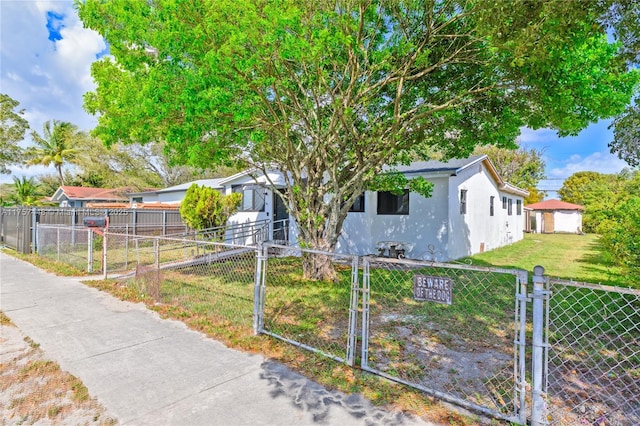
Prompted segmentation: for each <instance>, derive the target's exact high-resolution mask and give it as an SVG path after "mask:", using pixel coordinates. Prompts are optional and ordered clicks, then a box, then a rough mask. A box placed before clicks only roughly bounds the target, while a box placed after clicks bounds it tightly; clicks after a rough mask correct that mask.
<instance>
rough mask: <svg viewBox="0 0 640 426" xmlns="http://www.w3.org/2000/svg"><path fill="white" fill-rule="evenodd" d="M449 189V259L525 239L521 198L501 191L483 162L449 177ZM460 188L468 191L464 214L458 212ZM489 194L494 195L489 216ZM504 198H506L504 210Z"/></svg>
mask: <svg viewBox="0 0 640 426" xmlns="http://www.w3.org/2000/svg"><path fill="white" fill-rule="evenodd" d="M449 188H450V193H449V211H450V229H451V232H450V241H449V249H448V251H447V253H448V256H449V259H458V258H461V257H464V256H469V255H472V254H476V253H481V252H483V251H487V250H493V249H495V248H498V247H502V246H505V245H508V244H511V243H513V242H516V241H519V240H521V239H522V238H524V234H523V232H524V218H523V215H524V209H523V207H524V205H523V203H524V199H523V197H522V196H518V195H515V194H512V193H508V192H505V191H500V190H499V188H498V186H497V184H496V182H495V181H494V180H493V179H492V178H491V177H490V175H489V172H488V171H487V169H486V167H485V166H484V164H482V163H480V164H476V165H474V166H472V167H469V168H467V169H465V170H463V172H462V173H459V174H458V175H457V176H452V177H451V183H450V186H449ZM461 190H466V191H467V213H466V214H461V213H460V191H461ZM491 197H494V207H493V216H491V215H490V206H491ZM503 197H506V199H507V208H504V209H503V207H502V206H503V203H502V199H503ZM509 200H511V214H509V208H508V205H509ZM518 201H520V214H518V209H517V206H518Z"/></svg>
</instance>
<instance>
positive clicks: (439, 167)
mask: <svg viewBox="0 0 640 426" xmlns="http://www.w3.org/2000/svg"><path fill="white" fill-rule="evenodd" d="M485 159H488V157H487V156H486V155H472V156H471V157H469V158H454V159H451V160H449V161H437V160H430V161H414V162H413V163H411V164H409V165H406V166H397V167H395V169H396V170H397V171H399V172H401V173H434V172H441V173H451V174H457V173H460V172H461V171H462V170H464V169H466V168H467V167H470V166H472V165H474V164H476V163H479V162H481V161H483V160H485Z"/></svg>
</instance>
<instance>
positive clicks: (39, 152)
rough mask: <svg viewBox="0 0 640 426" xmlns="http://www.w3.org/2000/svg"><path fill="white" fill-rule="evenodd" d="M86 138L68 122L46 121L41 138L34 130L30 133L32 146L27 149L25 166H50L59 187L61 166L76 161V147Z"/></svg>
mask: <svg viewBox="0 0 640 426" xmlns="http://www.w3.org/2000/svg"><path fill="white" fill-rule="evenodd" d="M86 137H87V135H86V134H85V133H84V132H81V131H79V130H78V128H77V126H75V125H73V124H71V123H69V122H66V121H59V120H50V121H47V122H46V123H44V125H43V126H42V136H41V135H40V134H38V132H36V131H35V130H34V131H33V132H31V139H33V143H34V146H31V147H29V148H27V151H26V156H27V158H28V160H27V165H30V166H32V165H36V164H40V165H43V166H49V165H52V166H53V167H54V168H55V169H56V172H57V173H58V178H59V179H60V185H64V176H63V174H62V166H64V165H66V164H73V163H75V162H76V161H77V160H78V155H79V152H80V150H79V149H78V145H80V143H81V141H82V140H83V139H86Z"/></svg>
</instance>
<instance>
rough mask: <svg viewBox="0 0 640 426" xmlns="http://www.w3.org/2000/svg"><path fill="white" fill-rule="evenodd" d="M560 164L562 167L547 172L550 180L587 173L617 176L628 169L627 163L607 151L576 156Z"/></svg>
mask: <svg viewBox="0 0 640 426" xmlns="http://www.w3.org/2000/svg"><path fill="white" fill-rule="evenodd" d="M559 163H561V167H555V168H553V169H551V170H549V171H548V172H547V176H548V177H549V178H555V179H559V178H568V177H569V176H571V175H572V174H574V173H577V172H586V171H589V172H598V173H605V174H616V173H619V172H620V171H621V170H622V169H624V168H625V167H628V165H627V163H625V162H624V161H622V160H620V159H619V158H617V157H616V156H615V155H612V154H611V153H609V152H606V151H603V152H594V153H592V154H590V155H588V156H586V157H582V156H580V155H576V154H574V155H572V156H570V157H569V158H568V159H566V160H564V161H561V162H559Z"/></svg>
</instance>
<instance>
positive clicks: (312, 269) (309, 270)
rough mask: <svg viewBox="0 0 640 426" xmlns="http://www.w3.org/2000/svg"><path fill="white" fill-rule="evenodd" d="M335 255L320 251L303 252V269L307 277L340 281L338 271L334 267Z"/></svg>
mask: <svg viewBox="0 0 640 426" xmlns="http://www.w3.org/2000/svg"><path fill="white" fill-rule="evenodd" d="M332 260H333V256H330V255H325V254H318V253H303V254H302V271H303V274H304V277H305V278H306V279H312V280H322V281H333V282H337V281H338V273H337V272H336V269H335V268H334V267H333V262H332Z"/></svg>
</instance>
